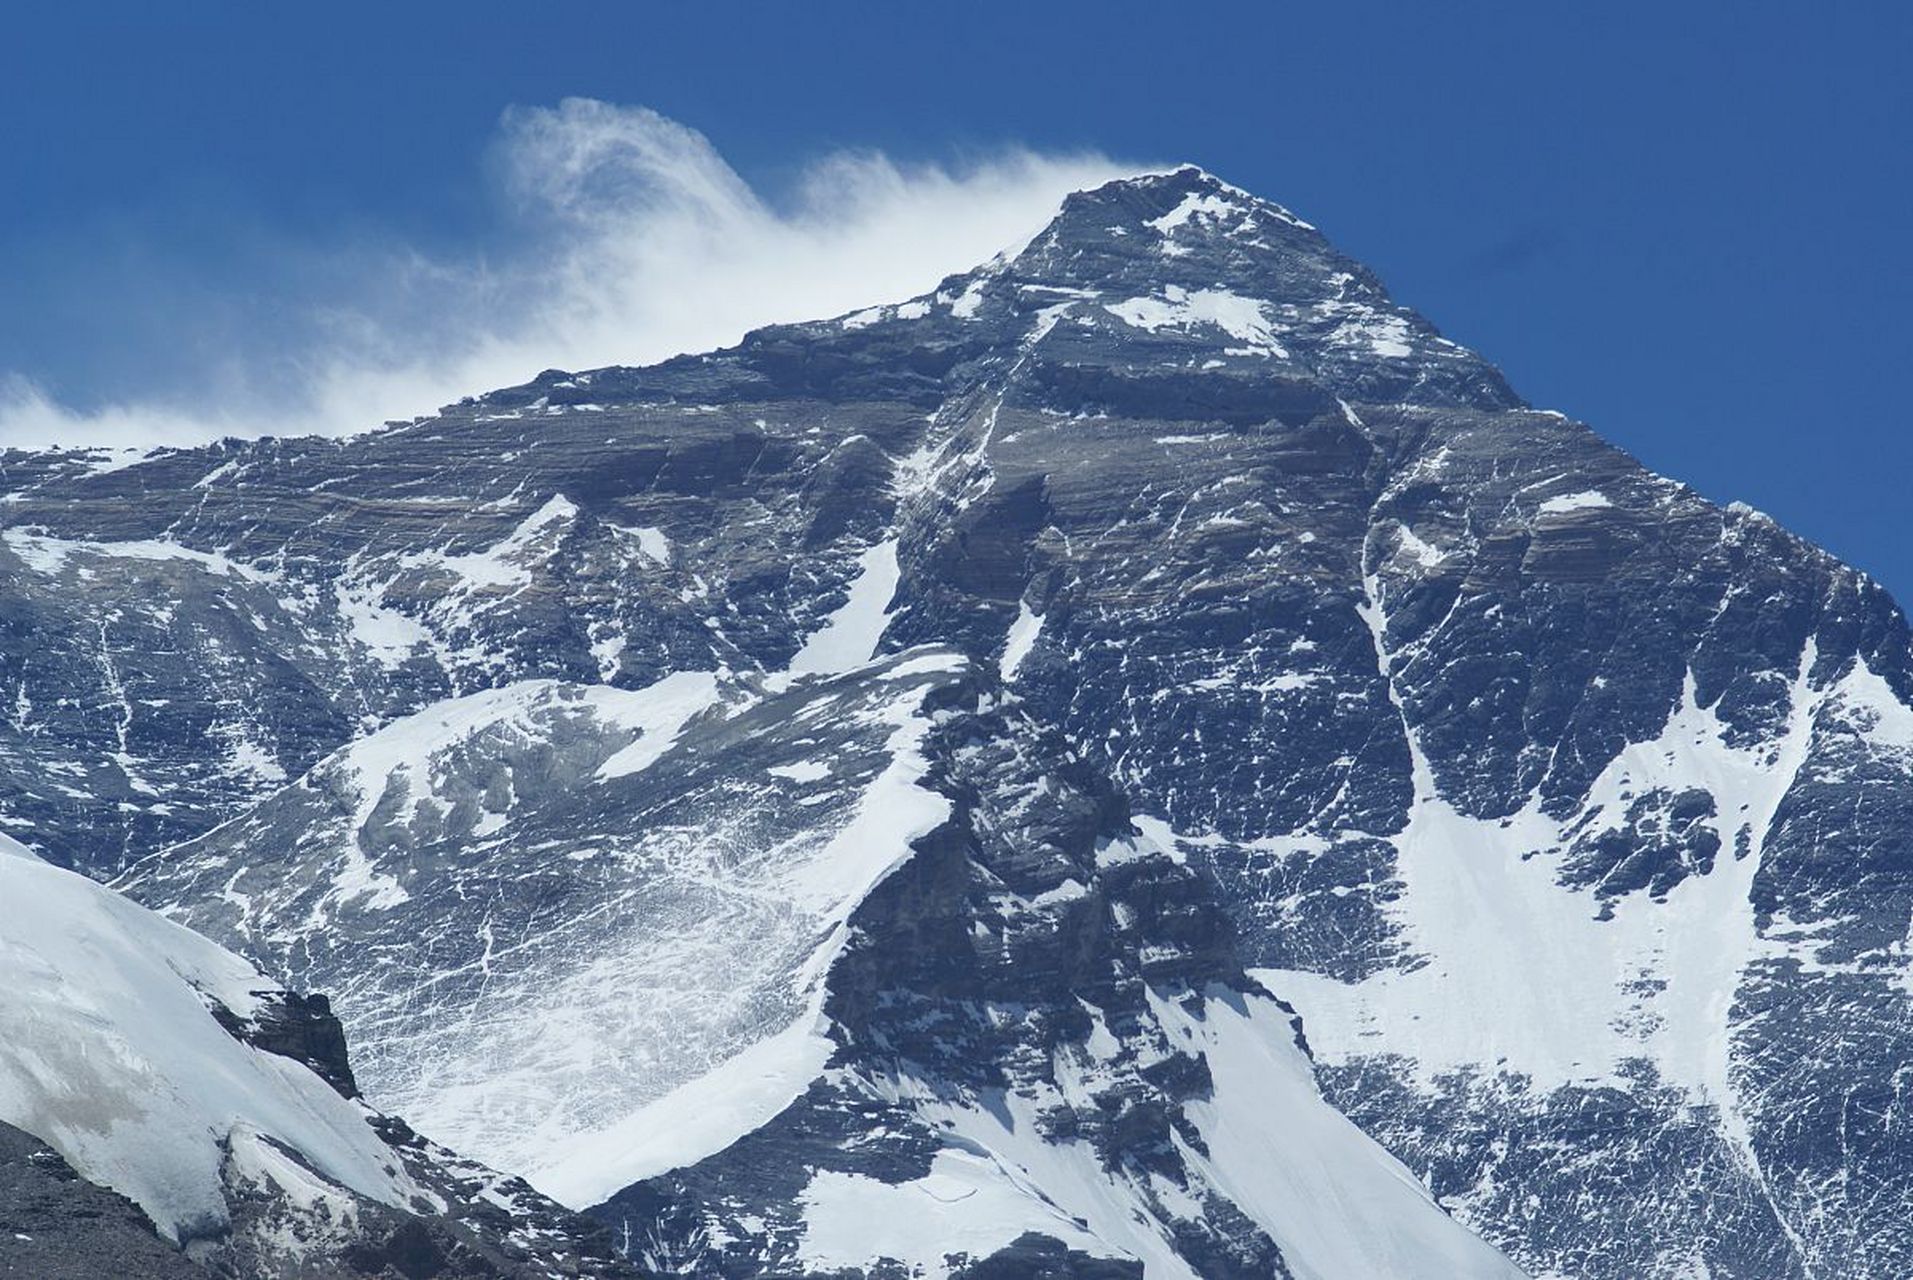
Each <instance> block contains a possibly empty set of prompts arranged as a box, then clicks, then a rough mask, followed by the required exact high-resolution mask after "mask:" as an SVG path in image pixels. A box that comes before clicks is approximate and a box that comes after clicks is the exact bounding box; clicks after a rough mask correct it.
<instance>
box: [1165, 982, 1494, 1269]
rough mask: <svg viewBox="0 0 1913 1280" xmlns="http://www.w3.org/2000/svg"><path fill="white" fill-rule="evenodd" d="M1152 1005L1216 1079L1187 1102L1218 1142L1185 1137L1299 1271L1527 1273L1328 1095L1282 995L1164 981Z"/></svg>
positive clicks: (1198, 1164) (1206, 1135) (1188, 1151)
mask: <svg viewBox="0 0 1913 1280" xmlns="http://www.w3.org/2000/svg"><path fill="white" fill-rule="evenodd" d="M1150 1004H1151V1007H1152V1008H1153V1009H1154V1011H1155V1013H1156V1017H1157V1019H1158V1020H1159V1021H1160V1022H1161V1023H1162V1024H1163V1026H1164V1028H1165V1029H1166V1030H1168V1031H1169V1033H1170V1039H1171V1042H1172V1043H1176V1044H1179V1045H1180V1046H1181V1047H1182V1048H1184V1049H1185V1050H1188V1049H1195V1050H1197V1051H1199V1052H1200V1053H1201V1055H1202V1057H1203V1058H1204V1059H1205V1060H1206V1061H1207V1063H1208V1066H1209V1076H1210V1079H1211V1081H1212V1082H1213V1089H1212V1091H1211V1093H1210V1094H1209V1096H1208V1097H1207V1098H1204V1099H1199V1100H1197V1101H1194V1102H1191V1103H1190V1104H1188V1106H1187V1107H1186V1113H1187V1114H1188V1116H1189V1118H1190V1119H1191V1120H1193V1121H1194V1122H1195V1126H1196V1130H1197V1132H1199V1133H1200V1134H1201V1135H1202V1141H1203V1145H1204V1146H1206V1147H1207V1148H1208V1152H1207V1154H1206V1155H1205V1154H1203V1153H1202V1152H1199V1151H1196V1150H1195V1149H1194V1148H1193V1147H1189V1146H1187V1145H1184V1146H1183V1158H1184V1159H1185V1160H1188V1161H1190V1162H1191V1163H1192V1164H1193V1165H1194V1167H1195V1168H1196V1169H1197V1170H1199V1171H1200V1172H1201V1173H1202V1174H1203V1175H1205V1176H1206V1177H1207V1179H1208V1180H1209V1181H1210V1183H1211V1184H1212V1185H1214V1186H1215V1187H1216V1188H1217V1189H1218V1190H1220V1191H1221V1192H1222V1193H1223V1194H1225V1195H1226V1196H1228V1198H1229V1199H1230V1200H1232V1201H1234V1203H1235V1205H1236V1207H1237V1208H1239V1209H1241V1210H1242V1211H1243V1212H1244V1213H1245V1214H1247V1215H1248V1216H1249V1217H1250V1218H1251V1219H1253V1220H1254V1221H1255V1222H1256V1223H1257V1224H1258V1225H1259V1226H1261V1227H1262V1228H1263V1229H1264V1230H1265V1231H1267V1232H1268V1233H1269V1236H1270V1237H1271V1238H1272V1239H1273V1240H1274V1241H1275V1242H1276V1244H1277V1245H1278V1246H1279V1247H1280V1248H1281V1250H1282V1257H1283V1260H1284V1261H1285V1262H1287V1263H1288V1265H1289V1269H1290V1270H1291V1271H1292V1272H1293V1273H1294V1274H1295V1276H1296V1280H1354V1278H1356V1277H1368V1276H1377V1277H1380V1276H1387V1277H1390V1280H1519V1277H1520V1276H1521V1272H1520V1271H1519V1270H1518V1269H1517V1268H1516V1267H1515V1266H1514V1265H1513V1264H1512V1263H1510V1262H1509V1261H1508V1260H1507V1259H1506V1258H1504V1257H1502V1256H1501V1254H1499V1253H1498V1252H1496V1251H1495V1250H1494V1249H1493V1248H1492V1247H1491V1246H1489V1245H1488V1244H1487V1243H1485V1242H1484V1241H1482V1240H1481V1239H1480V1238H1479V1237H1477V1236H1476V1235H1474V1234H1473V1233H1472V1232H1470V1231H1468V1230H1466V1229H1465V1228H1463V1227H1462V1226H1461V1225H1460V1224H1459V1223H1457V1222H1455V1220H1454V1219H1452V1218H1450V1217H1449V1216H1448V1215H1447V1214H1446V1213H1444V1212H1443V1211H1442V1210H1441V1208H1440V1207H1439V1206H1437V1205H1436V1204H1435V1202H1434V1200H1433V1199H1431V1198H1430V1196H1429V1194H1428V1192H1427V1190H1426V1189H1425V1188H1424V1187H1423V1186H1422V1184H1421V1182H1420V1181H1419V1180H1418V1179H1417V1178H1416V1177H1415V1175H1414V1174H1412V1173H1410V1172H1409V1171H1408V1170H1407V1169H1406V1168H1404V1167H1403V1166H1402V1164H1401V1162H1400V1161H1398V1160H1396V1159H1395V1158H1394V1157H1393V1156H1391V1155H1389V1154H1388V1153H1387V1152H1386V1151H1384V1150H1383V1149H1382V1148H1381V1146H1380V1145H1378V1144H1377V1143H1376V1142H1375V1141H1374V1139H1372V1138H1370V1137H1369V1136H1368V1135H1367V1134H1365V1133H1363V1132H1362V1131H1361V1130H1360V1129H1358V1128H1357V1127H1356V1126H1355V1125H1354V1123H1352V1122H1351V1121H1350V1120H1349V1119H1348V1118H1347V1117H1346V1116H1344V1115H1343V1114H1342V1113H1341V1112H1339V1111H1337V1110H1335V1109H1334V1108H1333V1107H1331V1106H1329V1104H1328V1103H1327V1102H1326V1101H1324V1100H1323V1098H1322V1096H1321V1093H1320V1092H1319V1091H1318V1090H1317V1088H1316V1085H1315V1072H1314V1067H1313V1065H1312V1064H1311V1063H1310V1061H1309V1059H1308V1057H1307V1056H1306V1055H1305V1054H1303V1053H1302V1051H1301V1049H1300V1048H1298V1047H1297V1045H1296V1043H1295V1030H1294V1027H1293V1026H1292V1025H1291V1024H1290V1020H1289V1014H1288V1013H1287V1012H1286V1011H1284V1010H1283V1009H1282V1008H1281V1007H1280V1006H1279V1005H1277V1004H1276V1003H1275V1002H1274V1001H1272V1000H1267V999H1263V998H1260V997H1257V996H1243V995H1240V994H1238V993H1235V992H1231V991H1227V990H1226V989H1223V988H1211V989H1210V991H1209V992H1208V993H1207V998H1206V999H1204V1000H1203V1001H1202V1002H1201V1005H1200V1007H1199V1009H1193V1010H1192V1009H1191V1008H1189V1007H1187V1006H1185V1005H1184V1004H1183V1003H1181V1002H1177V1001H1172V1000H1166V999H1163V998H1162V997H1161V996H1159V995H1157V994H1155V993H1153V992H1152V993H1151V997H1150Z"/></svg>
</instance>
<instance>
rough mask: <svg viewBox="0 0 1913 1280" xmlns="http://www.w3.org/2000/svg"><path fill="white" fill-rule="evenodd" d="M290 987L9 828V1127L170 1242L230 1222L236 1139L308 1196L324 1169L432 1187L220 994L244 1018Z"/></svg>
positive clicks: (2, 975)
mask: <svg viewBox="0 0 1913 1280" xmlns="http://www.w3.org/2000/svg"><path fill="white" fill-rule="evenodd" d="M276 989H277V988H276V987H275V984H273V983H271V982H269V981H268V980H266V979H265V978H263V977H261V976H260V975H259V973H258V972H257V971H256V970H255V969H253V967H252V966H251V965H249V964H247V963H246V962H245V961H243V960H241V959H239V958H238V957H237V956H235V955H233V954H232V953H231V952H229V951H226V950H225V949H223V948H221V947H219V946H217V945H215V944H214V943H212V942H210V941H208V940H206V939H205V938H202V937H200V936H199V935H197V934H194V933H192V932H191V931H189V930H187V929H185V928H183V927H181V926H179V925H176V924H173V923H171V922H169V921H167V920H164V919H162V918H160V917H159V916H157V915H155V914H153V913H152V912H150V911H148V910H146V909H145V908H143V907H141V906H139V905H137V904H136V903H134V902H132V901H130V900H128V899H126V898H124V897H122V896H120V895H119V894H117V893H114V892H113V891H111V890H110V889H106V888H103V887H102V886H100V885H98V884H95V883H94V882H92V881H90V880H87V879H86V878H84V877H82V876H79V875H76V874H74V873H73V872H70V871H63V870H60V869H58V868H56V867H52V866H49V865H47V864H46V863H44V862H42V861H41V860H39V859H38V858H37V857H35V856H34V855H33V854H32V853H31V852H29V851H27V850H26V849H25V848H24V847H23V846H21V845H20V844H19V843H18V842H16V841H14V840H11V839H7V838H4V837H0V1121H5V1122H6V1123H8V1124H11V1125H14V1126H15V1127H17V1128H19V1129H22V1130H24V1131H25V1132H27V1133H30V1134H32V1135H34V1136H35V1137H37V1138H39V1139H41V1140H42V1141H43V1142H45V1143H47V1144H48V1145H49V1146H51V1147H52V1148H53V1149H54V1150H55V1151H58V1152H59V1153H60V1154H61V1155H62V1156H63V1157H65V1158H66V1160H67V1162H68V1163H69V1164H71V1165H72V1166H73V1167H74V1168H75V1169H76V1170H77V1171H79V1173H80V1174H81V1175H82V1176H83V1177H85V1178H87V1179H88V1180H89V1181H92V1182H96V1183H99V1184H100V1185H102V1186H106V1187H109V1188H111V1189H112V1190H115V1191H118V1192H120V1193H121V1194H123V1195H125V1196H127V1197H128V1198H129V1199H131V1200H133V1201H134V1203H136V1204H138V1205H139V1206H140V1207H141V1208H142V1209H144V1210H145V1211H146V1213H147V1214H148V1216H150V1217H151V1218H152V1220H153V1222H154V1224H155V1225H156V1226H157V1227H158V1228H159V1230H160V1231H161V1233H162V1234H164V1235H165V1236H166V1237H167V1238H168V1239H172V1240H178V1241H190V1240H193V1239H196V1238H201V1237H207V1236H213V1235H217V1234H218V1233H219V1232H220V1231H221V1230H222V1229H223V1228H224V1226H225V1224H226V1222H227V1219H228V1210H227V1200H226V1193H227V1182H226V1178H225V1175H224V1173H223V1168H224V1165H225V1162H226V1159H227V1155H226V1152H225V1150H224V1149H223V1148H224V1147H225V1146H226V1145H227V1144H231V1145H232V1147H233V1148H234V1150H235V1152H238V1151H251V1152H255V1153H259V1154H260V1156H261V1158H260V1160H258V1161H254V1162H252V1167H253V1168H254V1169H255V1170H260V1171H263V1172H264V1174H265V1176H266V1177H267V1178H269V1179H271V1181H272V1182H273V1183H275V1184H276V1185H277V1186H278V1187H279V1188H280V1189H281V1190H282V1191H283V1192H284V1193H286V1194H288V1195H291V1196H293V1197H295V1198H303V1197H308V1196H309V1194H310V1191H311V1188H312V1186H313V1185H314V1178H313V1173H315V1172H316V1173H317V1174H319V1175H321V1177H322V1178H323V1179H326V1180H329V1181H330V1182H332V1183H335V1184H337V1186H338V1187H343V1188H346V1189H348V1190H350V1191H352V1192H356V1193H357V1194H358V1195H361V1196H364V1197H367V1198H368V1199H371V1200H374V1201H377V1202H379V1203H382V1204H386V1205H391V1206H395V1207H401V1208H403V1207H406V1206H408V1205H409V1204H410V1203H411V1201H412V1199H413V1197H414V1196H416V1195H418V1194H419V1192H418V1189H417V1187H416V1186H415V1185H414V1184H413V1183H412V1181H411V1179H410V1178H409V1177H408V1176H407V1175H406V1174H405V1173H404V1172H403V1171H402V1170H401V1168H400V1166H399V1162H398V1160H397V1159H396V1157H395V1156H394V1155H393V1153H392V1152H391V1151H390V1150H388V1149H387V1148H386V1147H385V1145H384V1144H383V1143H382V1142H380V1140H379V1138H378V1137H377V1135H376V1134H375V1133H374V1132H373V1131H372V1129H371V1128H370V1126H368V1125H367V1123H366V1115H365V1112H364V1111H363V1110H362V1109H361V1108H360V1107H359V1106H357V1105H355V1104H354V1103H351V1102H349V1101H347V1100H346V1099H345V1098H343V1097H341V1096H340V1095H339V1094H338V1093H336V1092H334V1091H333V1089H332V1087H331V1086H330V1085H328V1084H326V1083H325V1082H324V1081H323V1080H321V1079H320V1078H319V1077H318V1076H317V1075H315V1074H313V1072H312V1071H311V1070H309V1069H308V1068H306V1067H304V1066H302V1065H300V1064H298V1063H296V1062H293V1061H292V1060H290V1059H288V1058H284V1057H280V1056H278V1055H275V1054H270V1053H265V1052H262V1051H260V1050H258V1049H254V1048H252V1047H250V1046H248V1045H246V1044H243V1043H241V1042H240V1041H239V1040H237V1039H235V1038H234V1037H233V1036H232V1035H231V1034H229V1033H228V1032H227V1031H226V1029H225V1028H223V1027H222V1026H221V1025H220V1024H219V1023H218V1022H217V1021H216V1020H215V1019H214V1017H213V1014H212V1008H213V1006H214V1005H215V1004H217V1005H218V1006H221V1007H223V1008H225V1009H227V1010H229V1011H231V1012H232V1013H233V1014H235V1015H237V1016H238V1017H240V1018H245V1017H247V1016H249V1015H250V1014H251V1013H253V1012H254V1011H255V1009H256V1007H257V1004H258V1000H259V997H260V996H263V995H268V994H271V993H272V992H274V991H275V990H276ZM275 1147H283V1148H285V1149H288V1150H290V1151H292V1152H296V1153H297V1155H298V1158H299V1159H300V1160H301V1161H303V1162H304V1163H305V1164H307V1165H309V1166H310V1171H308V1170H307V1169H304V1168H301V1167H300V1166H299V1165H296V1164H293V1163H292V1162H291V1161H289V1160H288V1159H287V1158H286V1157H285V1156H284V1155H282V1154H280V1153H279V1151H277V1150H276V1149H275ZM268 1157H269V1158H268ZM320 1185H323V1183H321V1184H320Z"/></svg>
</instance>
